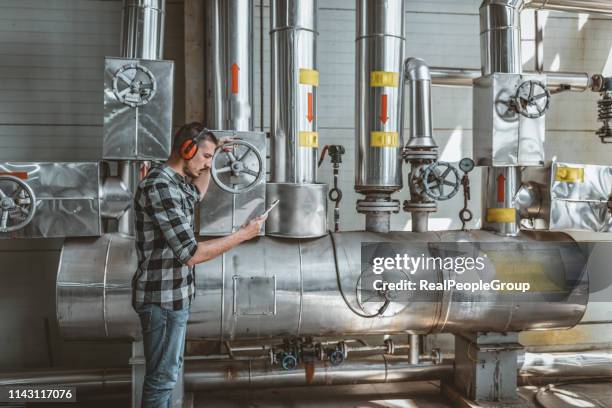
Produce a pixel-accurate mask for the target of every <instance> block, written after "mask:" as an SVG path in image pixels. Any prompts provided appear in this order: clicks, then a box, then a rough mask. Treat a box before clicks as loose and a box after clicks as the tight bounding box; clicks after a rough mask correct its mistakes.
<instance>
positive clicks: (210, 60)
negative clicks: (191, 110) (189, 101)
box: [203, 0, 254, 131]
mask: <svg viewBox="0 0 612 408" xmlns="http://www.w3.org/2000/svg"><path fill="white" fill-rule="evenodd" d="M204 4H205V6H204V22H203V23H204V27H205V30H204V38H205V41H204V44H205V46H204V66H205V70H206V72H205V87H206V92H205V107H204V109H205V110H204V112H205V114H204V125H205V126H206V127H207V128H209V129H216V130H237V131H250V130H253V30H254V28H253V27H254V26H253V0H209V1H205V2H204Z"/></svg>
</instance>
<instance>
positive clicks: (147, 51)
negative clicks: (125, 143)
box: [118, 0, 166, 235]
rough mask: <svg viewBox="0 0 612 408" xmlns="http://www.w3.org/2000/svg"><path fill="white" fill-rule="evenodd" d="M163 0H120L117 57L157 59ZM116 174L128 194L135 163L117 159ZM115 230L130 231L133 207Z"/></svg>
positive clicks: (132, 187) (135, 182) (161, 39)
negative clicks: (120, 14)
mask: <svg viewBox="0 0 612 408" xmlns="http://www.w3.org/2000/svg"><path fill="white" fill-rule="evenodd" d="M165 15H166V1H165V0H124V2H123V12H122V25H121V45H120V49H121V57H122V58H133V59H147V60H161V59H163V55H164V27H165V26H164V23H165ZM118 166H119V177H120V179H121V181H122V182H123V183H124V184H125V185H126V186H127V187H128V188H129V190H130V191H131V192H132V194H133V193H134V192H135V191H136V187H137V185H138V177H139V176H138V174H139V164H138V162H134V161H129V160H125V161H120V162H119V164H118ZM118 231H119V232H120V233H122V234H125V235H134V211H133V209H132V208H129V209H128V210H127V211H126V212H125V214H124V215H123V216H122V217H121V218H119V223H118Z"/></svg>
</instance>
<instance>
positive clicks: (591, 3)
mask: <svg viewBox="0 0 612 408" xmlns="http://www.w3.org/2000/svg"><path fill="white" fill-rule="evenodd" d="M526 7H529V8H535V9H540V10H551V11H566V12H569V13H594V14H604V15H608V16H612V2H610V1H609V0H527V1H526Z"/></svg>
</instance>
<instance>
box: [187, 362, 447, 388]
mask: <svg viewBox="0 0 612 408" xmlns="http://www.w3.org/2000/svg"><path fill="white" fill-rule="evenodd" d="M452 372H453V365H452V363H451V362H445V363H443V364H437V365H433V364H422V365H413V364H409V363H408V362H406V361H405V360H399V359H389V358H386V357H379V358H372V359H364V360H352V359H349V360H347V361H345V362H344V363H342V364H340V365H337V366H333V365H331V364H329V362H316V363H315V364H314V371H313V372H312V374H310V373H308V372H307V371H306V369H305V368H304V366H300V367H299V368H297V369H295V370H283V369H282V368H280V367H277V366H271V365H270V363H269V362H267V361H263V360H260V361H253V362H239V363H230V364H228V363H227V362H223V363H209V362H206V363H200V362H193V363H190V364H187V365H186V366H185V374H184V375H185V389H186V390H188V391H209V390H219V389H223V390H226V389H227V390H231V389H240V388H247V389H258V388H267V387H299V386H322V385H349V384H351V385H352V384H380V383H392V382H403V381H429V380H439V379H441V378H448V377H450V376H451V375H452ZM228 373H231V374H230V375H228Z"/></svg>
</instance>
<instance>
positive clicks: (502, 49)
mask: <svg viewBox="0 0 612 408" xmlns="http://www.w3.org/2000/svg"><path fill="white" fill-rule="evenodd" d="M523 5H524V0H484V1H483V2H482V5H481V6H480V61H481V64H482V66H481V70H482V75H483V76H486V75H491V74H493V73H497V72H501V73H509V74H520V73H521V72H522V63H521V11H522V9H523Z"/></svg>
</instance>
